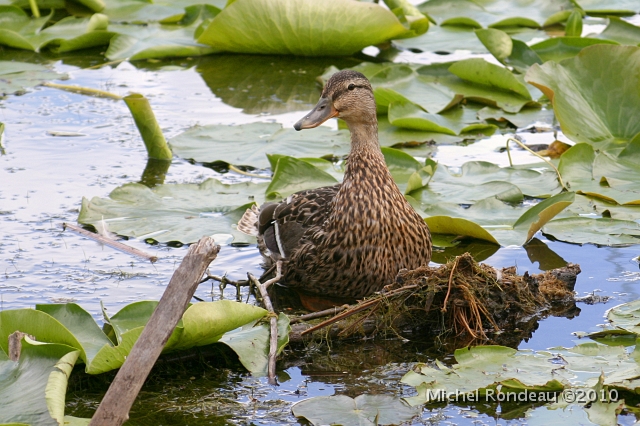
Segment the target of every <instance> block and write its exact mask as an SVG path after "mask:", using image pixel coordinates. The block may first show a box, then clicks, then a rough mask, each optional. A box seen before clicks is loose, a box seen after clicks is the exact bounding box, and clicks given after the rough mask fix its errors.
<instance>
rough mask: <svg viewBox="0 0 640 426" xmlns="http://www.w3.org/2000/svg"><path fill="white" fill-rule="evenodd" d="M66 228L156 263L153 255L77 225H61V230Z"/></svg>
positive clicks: (155, 257)
mask: <svg viewBox="0 0 640 426" xmlns="http://www.w3.org/2000/svg"><path fill="white" fill-rule="evenodd" d="M67 228H68V229H70V230H72V231H73V232H76V233H78V234H80V235H82V236H83V237H87V238H90V239H92V240H94V241H97V242H99V243H100V244H104V245H105V246H109V247H111V248H114V249H116V250H120V251H123V252H125V253H128V254H131V255H133V256H137V257H140V258H142V259H145V260H148V261H149V262H151V263H154V262H156V261H157V260H158V256H154V255H151V254H149V253H145V252H143V251H142V250H138V249H137V248H134V247H130V246H128V245H126V244H122V243H121V242H119V241H116V240H112V239H109V238H106V237H104V236H102V235H100V234H95V233H93V232H89V231H87V230H86V229H84V228H82V227H80V226H78V225H74V224H73V223H67V222H64V223H63V224H62V229H64V230H66V229H67Z"/></svg>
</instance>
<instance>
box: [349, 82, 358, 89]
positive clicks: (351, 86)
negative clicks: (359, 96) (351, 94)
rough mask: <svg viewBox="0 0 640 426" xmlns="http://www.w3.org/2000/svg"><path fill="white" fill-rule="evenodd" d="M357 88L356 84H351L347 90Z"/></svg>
mask: <svg viewBox="0 0 640 426" xmlns="http://www.w3.org/2000/svg"><path fill="white" fill-rule="evenodd" d="M355 88H356V85H355V84H353V83H351V84H350V85H349V87H347V89H349V90H353V89H355Z"/></svg>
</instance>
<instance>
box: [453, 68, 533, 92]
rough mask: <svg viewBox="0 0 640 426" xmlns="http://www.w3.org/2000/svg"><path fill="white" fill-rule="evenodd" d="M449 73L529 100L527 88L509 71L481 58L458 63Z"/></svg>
mask: <svg viewBox="0 0 640 426" xmlns="http://www.w3.org/2000/svg"><path fill="white" fill-rule="evenodd" d="M449 72H451V73H452V74H455V75H457V76H458V77H460V78H461V79H463V80H466V81H470V82H472V83H477V84H480V85H482V86H488V87H491V88H492V89H494V90H502V91H505V92H512V93H515V94H516V95H519V96H521V97H522V98H524V99H527V100H530V99H531V94H530V93H529V90H528V89H527V87H526V86H525V85H524V84H523V83H522V82H520V81H519V80H518V79H517V78H516V77H515V75H513V74H512V73H511V72H509V70H506V69H504V68H503V67H500V66H497V65H495V64H491V63H489V62H487V61H485V60H484V59H481V58H472V59H464V60H462V61H458V62H456V63H454V64H452V65H451V66H450V67H449Z"/></svg>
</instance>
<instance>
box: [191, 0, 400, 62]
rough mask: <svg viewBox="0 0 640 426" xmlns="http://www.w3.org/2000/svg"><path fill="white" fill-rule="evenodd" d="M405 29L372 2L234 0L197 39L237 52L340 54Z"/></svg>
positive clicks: (396, 35)
mask: <svg viewBox="0 0 640 426" xmlns="http://www.w3.org/2000/svg"><path fill="white" fill-rule="evenodd" d="M337 23H339V25H338V24H337ZM406 32H407V29H406V28H405V27H404V26H403V25H402V24H401V23H400V21H399V20H398V18H396V16H395V15H394V14H393V13H392V12H390V11H389V10H387V9H384V8H382V7H380V6H378V5H377V4H373V3H366V2H354V1H350V0H324V1H322V2H319V1H316V0H278V1H270V0H236V1H234V2H233V3H231V4H230V5H229V6H227V7H226V8H225V9H224V10H223V11H222V12H221V13H220V14H219V15H218V16H216V18H215V19H214V20H213V22H211V24H210V25H209V26H208V27H207V28H206V29H205V31H204V32H203V33H202V35H201V36H200V37H199V38H198V42H200V43H204V44H207V45H209V46H211V47H213V48H215V49H218V50H224V51H228V52H238V53H260V54H284V55H300V56H325V55H336V56H340V55H350V54H352V53H355V52H358V51H359V50H361V49H363V48H365V47H367V46H370V45H374V44H379V43H382V42H385V41H387V40H390V39H393V38H398V37H399V36H402V35H403V34H405V33H406Z"/></svg>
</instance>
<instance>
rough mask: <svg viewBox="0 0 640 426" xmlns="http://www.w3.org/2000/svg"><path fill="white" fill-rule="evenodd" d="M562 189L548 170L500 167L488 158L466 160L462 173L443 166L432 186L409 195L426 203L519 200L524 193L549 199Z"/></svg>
mask: <svg viewBox="0 0 640 426" xmlns="http://www.w3.org/2000/svg"><path fill="white" fill-rule="evenodd" d="M513 188H515V191H514V189H513ZM560 190H561V187H560V184H559V183H558V179H557V176H556V174H555V173H554V172H552V171H549V170H546V171H543V172H538V171H535V170H529V169H515V168H512V167H500V166H498V165H496V164H493V163H489V162H485V161H470V162H467V163H464V164H463V165H462V167H461V168H460V171H459V172H454V171H453V170H451V169H450V168H448V167H447V166H444V165H440V166H439V167H438V168H437V169H436V171H435V175H434V176H433V179H432V180H431V181H430V182H429V185H428V186H427V187H425V188H421V189H420V190H419V191H414V192H412V193H411V194H410V195H411V196H412V197H414V198H416V199H417V200H420V201H421V202H422V203H425V204H437V203H441V202H449V203H458V204H473V203H475V202H477V201H480V200H482V199H484V198H488V197H492V196H497V198H498V199H499V200H501V201H506V202H510V203H518V202H520V201H522V197H523V195H526V196H529V197H534V198H548V197H550V196H552V195H554V194H557V193H559V192H560ZM498 194H503V195H502V196H500V195H498Z"/></svg>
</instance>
